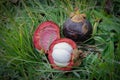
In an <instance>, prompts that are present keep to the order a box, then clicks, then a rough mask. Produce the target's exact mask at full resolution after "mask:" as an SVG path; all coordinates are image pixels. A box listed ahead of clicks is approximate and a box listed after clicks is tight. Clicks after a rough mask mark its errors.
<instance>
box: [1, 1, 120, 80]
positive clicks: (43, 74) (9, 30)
mask: <svg viewBox="0 0 120 80" xmlns="http://www.w3.org/2000/svg"><path fill="white" fill-rule="evenodd" d="M112 3H113V4H112V7H111V12H110V13H109V14H108V13H107V12H106V11H105V9H104V7H105V5H106V4H105V0H101V1H99V0H98V1H97V0H96V1H95V0H93V1H92V0H91V1H89V0H71V1H70V0H19V1H18V2H17V3H12V2H10V1H9V0H1V1H0V80H67V79H68V80H120V77H119V74H120V14H119V13H120V1H119V0H112ZM75 7H78V8H79V11H80V12H81V13H85V14H86V15H87V19H88V20H90V22H91V23H92V26H93V34H92V37H91V38H90V39H89V40H88V41H84V42H83V43H81V44H79V45H78V46H82V47H83V48H85V49H87V51H89V53H90V54H89V55H88V56H87V57H86V58H84V59H83V61H82V64H81V65H80V66H78V67H74V68H73V70H71V71H59V70H54V69H52V68H51V66H50V64H49V61H48V60H47V57H46V56H45V54H43V52H42V51H40V52H37V51H36V49H35V48H34V45H33V42H32V36H33V33H34V31H35V29H36V27H37V26H38V25H39V24H40V23H41V22H43V21H46V20H51V21H54V22H55V23H57V24H58V25H59V26H60V29H61V36H62V37H64V36H63V35H62V27H63V23H64V21H65V20H66V19H67V18H68V17H69V14H70V13H71V12H73V11H74V8H75ZM86 46H93V48H90V47H86ZM99 55H100V57H99Z"/></svg>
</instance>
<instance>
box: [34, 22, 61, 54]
mask: <svg viewBox="0 0 120 80" xmlns="http://www.w3.org/2000/svg"><path fill="white" fill-rule="evenodd" d="M59 33H60V29H59V26H58V25H57V24H56V23H54V22H52V21H45V22H43V23H41V24H40V25H39V26H38V27H37V29H36V30H35V32H34V35H33V43H34V46H35V48H36V49H37V50H41V49H42V50H44V51H45V53H47V51H48V49H49V46H50V44H51V43H52V42H53V41H54V40H56V39H60V34H59ZM49 35H53V37H52V38H51V37H50V36H49ZM48 42H49V43H48Z"/></svg>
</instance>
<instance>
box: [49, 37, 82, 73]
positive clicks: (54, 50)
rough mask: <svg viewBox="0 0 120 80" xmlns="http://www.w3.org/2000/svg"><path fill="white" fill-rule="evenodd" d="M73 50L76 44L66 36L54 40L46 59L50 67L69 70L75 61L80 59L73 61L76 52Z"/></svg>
mask: <svg viewBox="0 0 120 80" xmlns="http://www.w3.org/2000/svg"><path fill="white" fill-rule="evenodd" d="M74 50H77V45H76V43H75V42H74V41H73V40H71V39H68V38H61V39H57V40H55V41H54V42H53V43H52V44H51V46H50V49H49V52H48V53H49V54H48V59H49V61H50V63H51V65H52V67H53V68H54V69H58V70H63V71H69V70H71V69H72V67H73V66H76V62H77V63H81V61H80V62H78V61H75V59H76V54H77V53H74ZM77 56H78V55H77ZM77 66H78V65H77Z"/></svg>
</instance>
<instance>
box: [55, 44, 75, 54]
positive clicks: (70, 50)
mask: <svg viewBox="0 0 120 80" xmlns="http://www.w3.org/2000/svg"><path fill="white" fill-rule="evenodd" d="M55 49H64V50H66V51H68V52H69V53H72V51H73V48H72V46H71V45H70V44H68V43H66V42H61V43H58V44H56V45H55V46H54V47H53V50H55Z"/></svg>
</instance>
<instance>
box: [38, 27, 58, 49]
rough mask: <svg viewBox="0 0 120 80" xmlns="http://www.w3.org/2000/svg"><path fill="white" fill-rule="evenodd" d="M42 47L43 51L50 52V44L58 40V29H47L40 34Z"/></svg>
mask: <svg viewBox="0 0 120 80" xmlns="http://www.w3.org/2000/svg"><path fill="white" fill-rule="evenodd" d="M40 37H41V38H40V45H41V47H42V48H43V49H45V50H48V49H49V46H50V44H51V43H52V42H53V41H54V40H56V39H57V32H56V29H54V28H52V27H50V26H49V27H45V28H44V29H43V30H41V32H40Z"/></svg>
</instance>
